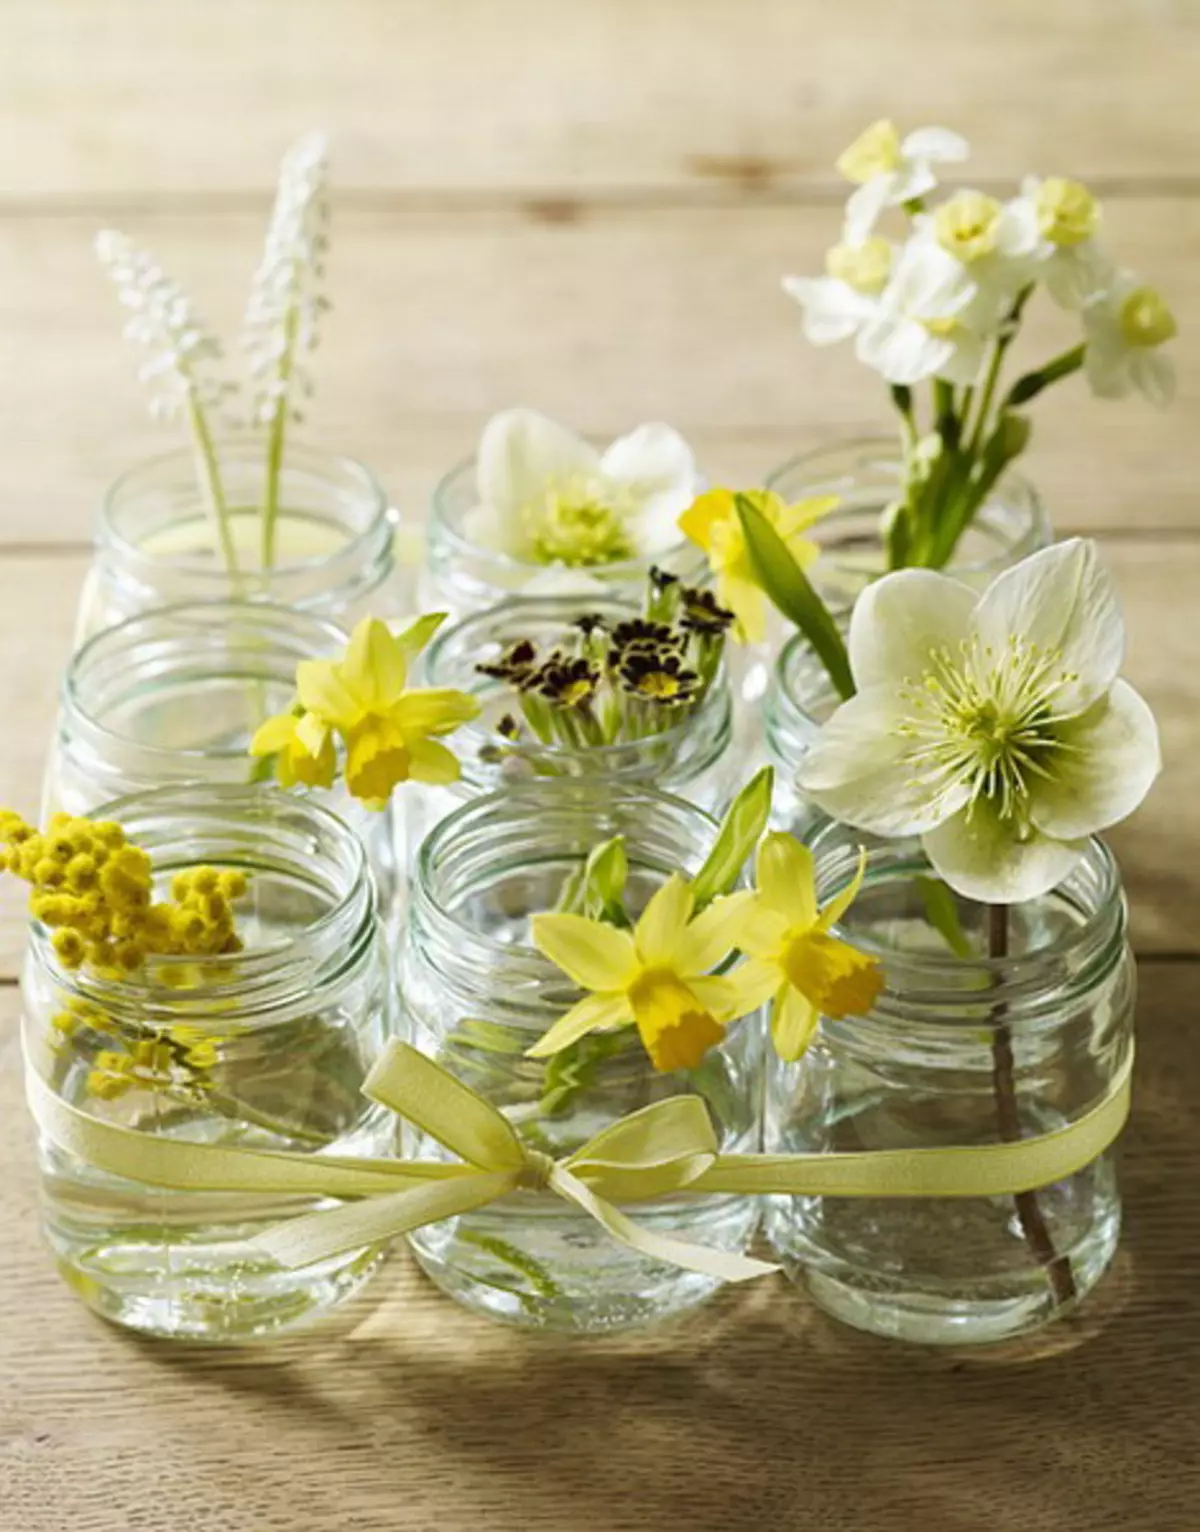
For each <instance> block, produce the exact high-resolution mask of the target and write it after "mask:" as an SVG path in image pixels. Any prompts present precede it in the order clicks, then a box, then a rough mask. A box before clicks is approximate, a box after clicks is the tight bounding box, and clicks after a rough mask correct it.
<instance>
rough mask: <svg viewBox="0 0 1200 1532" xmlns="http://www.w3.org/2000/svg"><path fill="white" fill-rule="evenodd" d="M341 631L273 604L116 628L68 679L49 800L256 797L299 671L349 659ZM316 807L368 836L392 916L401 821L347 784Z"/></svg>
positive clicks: (90, 646)
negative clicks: (267, 723) (263, 726)
mask: <svg viewBox="0 0 1200 1532" xmlns="http://www.w3.org/2000/svg"><path fill="white" fill-rule="evenodd" d="M346 643H347V636H346V634H345V633H344V632H343V631H342V629H341V628H339V627H337V626H335V624H333V623H332V622H328V621H325V620H324V619H322V618H320V617H318V616H316V615H315V614H313V613H307V612H303V611H291V610H289V609H287V608H284V607H278V606H273V605H271V604H269V603H267V602H261V603H259V602H231V601H207V602H193V603H191V604H188V605H181V606H174V607H165V608H162V609H160V610H157V611H153V612H147V613H146V614H144V615H143V616H139V617H133V618H130V619H128V620H127V621H125V622H122V623H118V624H117V625H116V626H114V627H111V628H107V629H105V630H103V631H102V632H100V633H98V634H96V635H95V637H93V638H91V639H89V640H88V641H87V643H85V644H84V645H83V646H82V648H80V649H79V650H77V651H76V653H75V655H74V656H73V658H72V660H71V662H70V664H69V666H68V667H67V671H66V674H65V676H64V679H63V687H62V702H61V706H60V709H59V716H58V724H57V728H56V731H55V736H54V741H53V744H52V746H51V751H50V757H49V761H48V763H47V770H46V778H45V783H44V788H43V795H42V819H43V823H44V822H45V821H46V820H47V819H48V818H49V816H50V815H51V814H52V813H54V812H55V811H56V810H58V809H62V810H65V811H66V812H67V813H69V814H90V813H91V812H92V811H93V810H94V809H95V808H96V807H97V806H98V805H99V804H101V803H104V802H105V801H107V800H108V799H110V798H117V797H123V796H124V795H126V794H127V793H135V792H144V791H149V790H150V789H151V788H153V787H159V786H165V785H167V784H168V783H182V782H196V783H204V784H206V785H212V786H217V785H221V784H224V785H228V786H239V785H242V786H248V785H250V784H251V783H253V782H254V781H256V780H258V779H260V778H261V776H262V762H260V761H256V760H254V759H253V758H252V757H251V756H250V754H249V744H250V740H251V738H252V737H253V735H254V731H255V730H256V729H257V727H258V725H259V724H260V723H261V722H262V720H263V719H264V718H268V717H270V716H271V715H272V714H274V713H282V712H285V711H286V710H287V709H288V708H289V707H290V706H291V703H292V699H293V697H294V695H295V690H296V666H297V664H299V663H300V661H302V660H312V659H323V658H327V657H328V656H330V655H332V654H336V653H338V652H339V651H340V650H342V649H344V648H345V646H346ZM294 791H295V792H296V793H297V794H298V795H299V796H301V797H315V798H316V800H317V801H318V802H320V803H322V804H324V805H326V806H327V807H328V808H330V809H332V810H333V811H334V812H335V813H336V814H338V815H339V816H340V817H341V818H342V819H344V820H345V821H346V822H347V823H348V824H350V825H351V826H352V828H353V829H354V830H355V831H356V833H357V834H358V835H360V836H361V838H362V840H363V842H364V844H365V845H366V847H367V851H368V854H369V857H370V862H371V868H372V871H373V872H374V874H375V876H376V879H377V880H378V882H379V887H380V893H381V896H382V898H383V901H384V903H385V906H388V907H390V905H391V902H392V901H393V900H394V898H395V896H396V888H397V855H396V850H397V847H396V836H397V832H396V820H395V816H394V814H393V813H392V812H391V810H390V809H389V810H385V811H384V812H382V813H373V812H371V811H370V810H369V809H366V808H364V807H363V806H362V804H360V803H358V802H356V801H355V799H353V798H352V797H351V796H350V794H349V793H348V792H346V790H345V787H344V785H343V784H342V783H341V782H340V781H339V782H338V783H335V785H334V786H333V787H332V788H331V789H329V790H328V791H325V790H323V789H305V788H302V787H297V788H296V789H294Z"/></svg>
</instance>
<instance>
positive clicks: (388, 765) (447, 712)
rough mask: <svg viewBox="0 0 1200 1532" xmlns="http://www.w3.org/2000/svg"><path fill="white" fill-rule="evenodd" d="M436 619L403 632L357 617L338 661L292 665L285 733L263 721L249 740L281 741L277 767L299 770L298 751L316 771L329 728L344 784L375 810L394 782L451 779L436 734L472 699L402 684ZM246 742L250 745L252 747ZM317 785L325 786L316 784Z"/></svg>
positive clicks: (474, 703) (321, 766)
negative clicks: (290, 718) (291, 718)
mask: <svg viewBox="0 0 1200 1532" xmlns="http://www.w3.org/2000/svg"><path fill="white" fill-rule="evenodd" d="M442 620H443V616H442V614H440V613H439V614H437V615H435V616H430V617H422V618H419V619H418V620H417V621H416V622H415V623H413V624H412V625H411V626H410V627H408V628H407V629H405V631H404V632H403V633H399V634H394V633H392V632H391V631H390V630H389V628H388V627H387V625H386V623H383V622H380V621H379V619H378V618H375V617H367V618H364V619H363V621H362V622H360V623H359V625H358V627H357V628H355V630H354V633H353V634H352V636H351V639H350V643H349V644H348V645H347V648H346V653H345V655H344V656H343V657H342V658H341V659H340V660H307V661H305V662H304V663H303V664H301V665H299V666H298V667H297V669H296V691H297V694H298V697H299V701H300V706H301V708H302V709H303V710H304V716H303V717H302V718H300V719H299V720H297V721H296V723H295V725H294V727H293V728H292V730H291V732H290V734H289V733H287V731H286V730H285V729H284V728H283V727H282V726H280V727H278V728H277V729H276V727H275V726H277V725H280V720H278V719H272V720H268V723H267V724H264V726H263V729H262V730H260V731H259V735H260V736H262V735H263V733H264V731H266V737H265V739H262V738H259V737H258V736H256V739H255V742H254V743H255V744H256V745H260V746H261V745H267V744H270V743H271V742H272V741H273V740H274V739H275V738H277V737H280V738H284V740H285V747H286V758H285V761H283V762H282V764H284V769H286V770H289V771H295V772H297V779H298V780H305V778H304V777H302V776H300V775H299V771H298V770H297V768H298V767H300V768H301V769H305V768H303V763H302V760H301V757H300V754H299V752H301V751H303V752H305V753H306V754H307V755H308V757H310V758H311V759H312V760H313V761H314V762H315V763H316V765H315V766H314V767H312V768H310V769H311V770H312V771H313V772H314V773H320V774H321V775H323V773H324V770H325V766H326V765H327V762H328V752H330V751H331V750H332V749H333V744H332V739H331V734H332V732H333V731H336V732H337V733H338V734H340V735H341V736H342V738H343V740H344V741H345V745H346V767H345V776H346V786H347V787H348V788H349V789H350V792H351V793H352V794H353V795H354V797H356V798H360V799H362V801H363V802H364V803H366V804H367V805H368V807H370V808H382V807H383V806H384V804H385V803H386V802H387V800H388V798H389V797H390V796H391V793H392V790H393V788H395V786H396V784H397V783H398V782H407V781H414V782H453V781H455V780H456V779H457V777H458V774H459V763H458V759H457V757H456V756H455V755H454V754H453V752H452V751H450V750H448V749H447V748H446V746H445V745H442V744H439V743H438V742H437V736H439V735H443V734H450V733H452V732H453V731H454V730H455V729H457V728H458V726H459V725H460V724H463V723H466V722H468V720H470V719H472V718H474V717H476V715H477V714H478V712H479V703H478V700H477V699H476V698H474V697H471V696H469V695H468V694H467V693H466V692H461V691H455V690H453V689H452V688H448V687H444V688H424V689H422V688H415V689H411V690H410V689H409V688H408V685H407V681H408V665H409V661H410V660H411V659H412V658H413V657H414V656H415V655H416V654H417V653H419V652H420V650H421V649H422V648H423V647H424V646H425V644H426V643H427V642H428V641H429V639H430V638H431V637H432V636H433V634H434V632H435V631H436V629H437V628H438V626H439V625H440V623H441V622H442ZM252 748H253V746H252ZM318 785H327V784H326V783H324V782H323V781H322V782H319V784H318Z"/></svg>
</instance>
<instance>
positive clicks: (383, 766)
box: [346, 718, 412, 802]
mask: <svg viewBox="0 0 1200 1532" xmlns="http://www.w3.org/2000/svg"><path fill="white" fill-rule="evenodd" d="M411 768H412V755H411V753H410V751H409V749H408V746H407V744H406V743H405V740H404V736H403V735H402V734H401V733H400V731H399V729H397V728H396V727H395V726H394V725H392V724H390V723H388V721H387V720H386V719H380V718H368V719H367V720H366V721H365V722H364V723H362V724H361V725H360V726H359V727H358V728H357V729H355V730H354V731H353V733H352V734H351V735H350V736H349V738H348V739H347V741H346V786H347V787H348V788H349V789H350V791H351V793H352V794H353V795H354V797H355V798H361V799H363V800H364V801H365V802H370V801H371V800H372V799H383V798H389V797H390V796H391V794H392V790H393V789H394V788H395V786H396V784H397V783H399V782H406V781H407V780H408V778H409V776H410V775H411V774H412V773H411Z"/></svg>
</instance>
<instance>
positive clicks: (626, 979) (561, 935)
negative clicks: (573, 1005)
mask: <svg viewBox="0 0 1200 1532" xmlns="http://www.w3.org/2000/svg"><path fill="white" fill-rule="evenodd" d="M532 928H533V944H534V946H535V947H536V948H537V949H538V951H539V952H540V953H541V954H542V955H543V957H548V958H549V959H550V961H551V962H552V963H554V964H556V965H557V966H558V967H559V968H561V969H562V971H563V973H565V974H566V975H567V977H568V978H570V979H574V981H575V983H576V984H578V985H579V987H580V988H581V989H591V990H599V991H608V992H610V993H611V992H614V991H617V990H624V989H625V988H626V987H627V986H628V985H629V983H630V982H631V981H632V979H633V978H634V976H635V974H636V972H637V953H636V951H635V949H634V945H633V937H632V936H631V935H630V934H629V932H628V931H621V930H618V929H617V927H616V926H610V925H606V924H605V923H604V922H603V921H600V920H588V919H587V918H586V917H585V916H583V915H564V914H559V913H557V912H554V913H549V914H542V915H535V916H534V917H533V922H532Z"/></svg>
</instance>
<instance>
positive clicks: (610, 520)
mask: <svg viewBox="0 0 1200 1532" xmlns="http://www.w3.org/2000/svg"><path fill="white" fill-rule="evenodd" d="M476 478H477V487H478V492H479V504H478V505H477V506H476V507H475V509H474V510H473V511H472V512H471V513H470V514H469V515H468V516H467V518H466V520H465V523H464V528H463V530H464V532H465V534H466V536H467V537H468V538H469V539H470V540H471V541H472V542H474V543H477V544H479V545H481V546H483V547H487V548H493V549H495V550H497V551H498V552H501V553H506V554H508V555H509V556H510V557H512V558H515V559H519V560H521V561H522V562H525V563H531V564H544V565H548V566H558V567H559V568H563V567H565V568H570V569H585V568H588V567H594V566H596V565H602V564H612V563H616V562H619V561H621V560H624V559H632V558H641V557H645V556H649V557H654V556H656V555H658V554H661V553H664V552H666V551H667V550H668V549H670V548H671V547H673V546H675V545H677V544H678V542H679V540H680V538H679V529H678V527H677V525H676V521H677V518H678V517H679V514H680V512H681V511H683V510H684V509H685V508H686V507H687V506H688V505H690V504H691V502H692V501H693V500H694V499H695V497H696V495H697V493H698V492H699V488H700V485H699V478H698V475H697V472H696V464H695V459H694V458H693V456H692V451H691V448H690V447H689V446H688V445H687V443H686V442H685V441H684V440H683V438H682V437H681V436H680V435H679V434H678V433H677V432H676V431H673V430H672V429H671V428H670V427H669V426H665V425H658V424H653V425H643V426H639V427H638V428H637V430H635V431H631V432H630V433H629V435H628V436H622V437H621V438H620V439H619V440H618V441H615V442H613V444H612V446H611V447H609V448H608V449H607V451H605V452H603V453H601V452H598V451H597V450H596V448H595V447H593V446H592V445H591V443H590V442H586V441H584V440H583V438H582V437H580V436H577V435H576V434H575V432H574V431H570V430H568V429H567V428H566V427H565V426H561V425H559V424H557V422H555V421H553V420H550V419H549V418H548V417H547V416H545V415H541V414H539V413H538V412H537V411H536V410H526V409H514V410H505V411H503V412H502V413H501V414H499V415H493V417H492V418H491V420H489V421H488V423H487V425H486V426H485V427H484V431H483V436H482V438H481V440H480V443H479V454H478V460H477V464H476Z"/></svg>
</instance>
